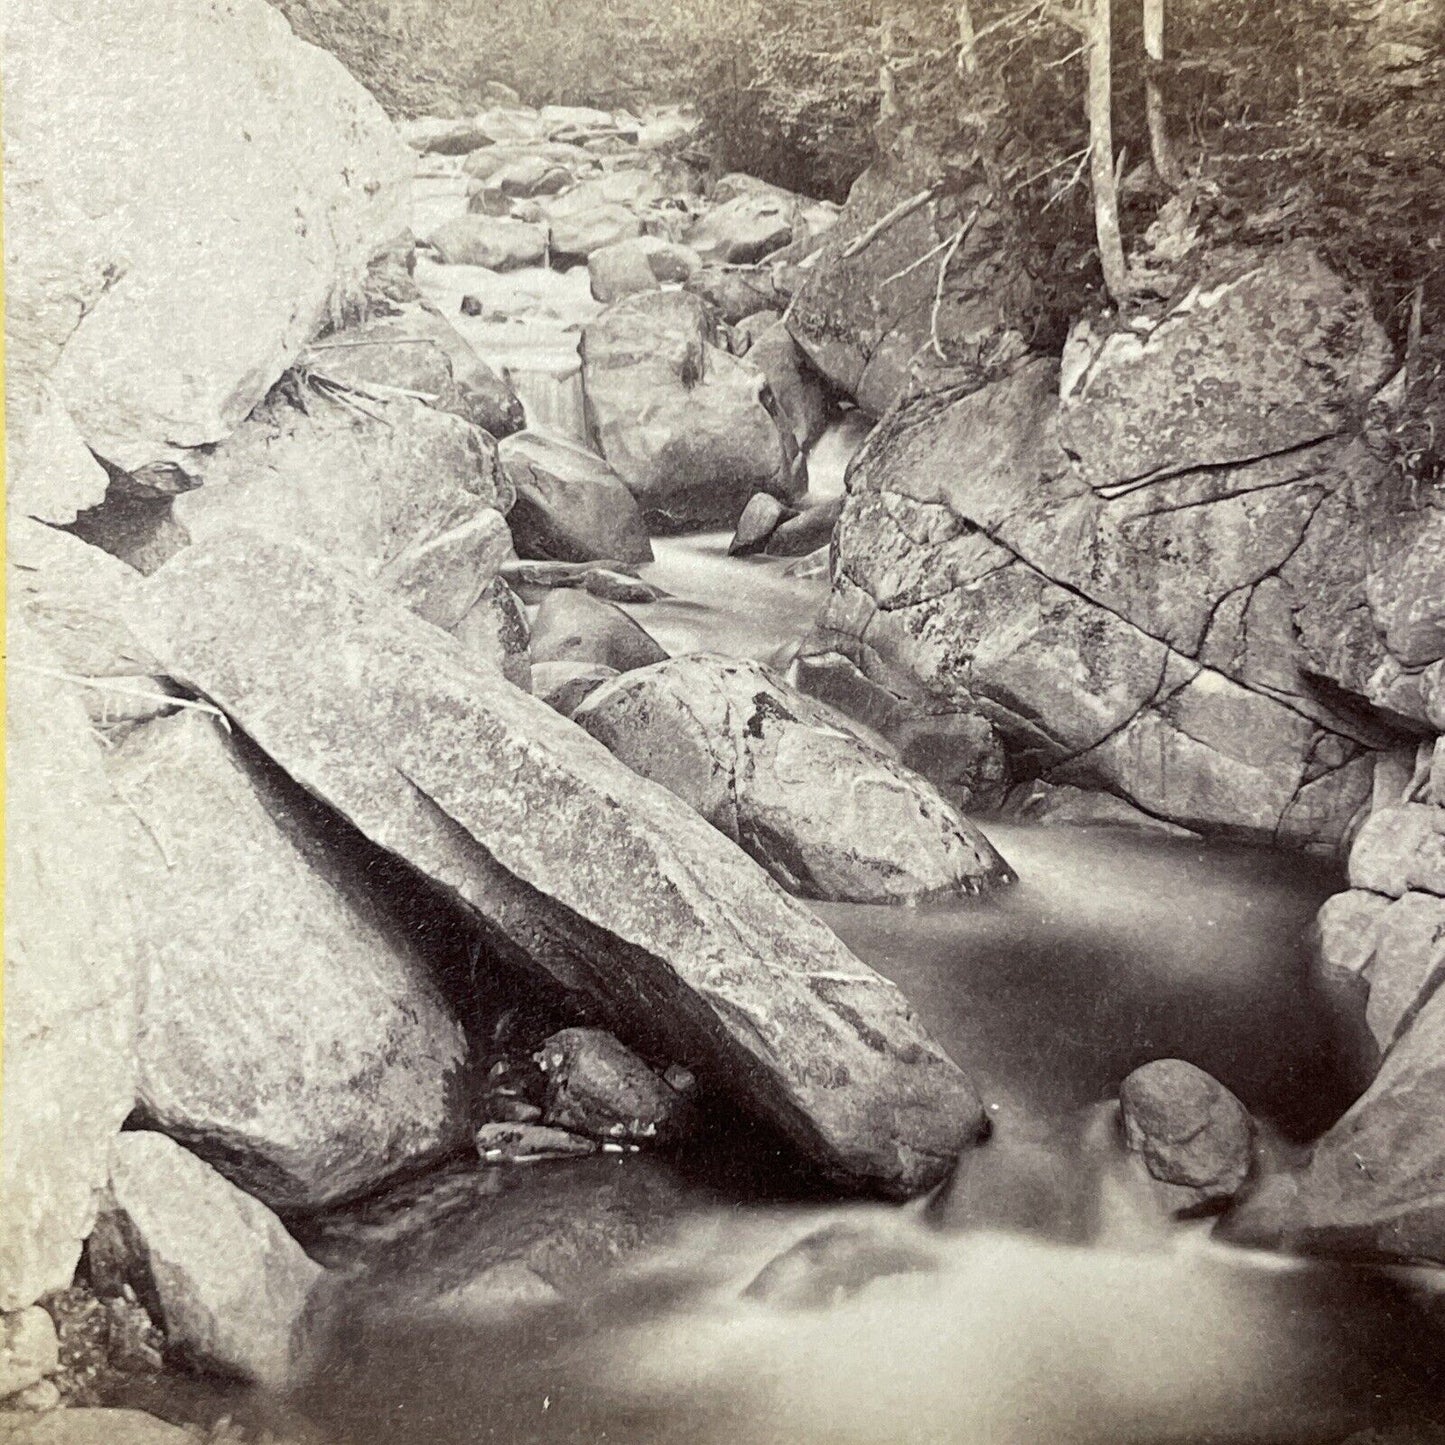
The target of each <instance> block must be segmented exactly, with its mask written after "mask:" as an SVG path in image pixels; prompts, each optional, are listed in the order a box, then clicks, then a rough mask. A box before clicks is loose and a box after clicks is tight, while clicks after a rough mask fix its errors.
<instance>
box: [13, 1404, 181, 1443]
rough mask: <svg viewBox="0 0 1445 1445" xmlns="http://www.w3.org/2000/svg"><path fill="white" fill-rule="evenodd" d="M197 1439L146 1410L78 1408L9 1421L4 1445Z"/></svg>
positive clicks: (175, 1441)
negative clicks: (147, 1412)
mask: <svg viewBox="0 0 1445 1445" xmlns="http://www.w3.org/2000/svg"><path fill="white" fill-rule="evenodd" d="M195 1438H196V1437H195V1436H194V1435H193V1434H192V1433H191V1432H190V1431H189V1430H185V1429H183V1428H182V1427H181V1426H179V1425H170V1424H167V1423H166V1421H164V1420H161V1419H158V1418H157V1417H156V1416H154V1415H148V1414H146V1412H145V1411H144V1410H112V1409H104V1408H101V1407H98V1406H77V1407H74V1408H72V1409H68V1410H52V1411H50V1412H49V1413H48V1414H45V1415H36V1416H33V1417H28V1416H23V1415H22V1416H16V1417H15V1418H14V1419H13V1420H12V1421H10V1422H8V1423H7V1425H6V1430H5V1436H4V1440H5V1445H194V1442H195Z"/></svg>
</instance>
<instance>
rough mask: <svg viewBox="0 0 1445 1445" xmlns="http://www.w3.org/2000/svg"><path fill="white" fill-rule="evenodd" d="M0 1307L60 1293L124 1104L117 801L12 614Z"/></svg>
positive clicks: (91, 739)
mask: <svg viewBox="0 0 1445 1445" xmlns="http://www.w3.org/2000/svg"><path fill="white" fill-rule="evenodd" d="M6 672H7V676H6V691H7V697H6V704H7V714H6V715H7V725H6V778H7V784H6V798H5V858H6V868H5V989H4V992H5V1040H4V1057H5V1090H4V1095H3V1099H0V1310H6V1311H8V1310H15V1309H20V1308H23V1307H24V1306H25V1305H28V1304H30V1303H31V1302H32V1301H33V1300H35V1299H37V1298H39V1296H40V1295H42V1294H44V1293H46V1292H48V1291H50V1290H57V1289H64V1288H66V1286H68V1285H69V1284H70V1281H71V1276H72V1275H73V1274H74V1272H75V1265H76V1262H77V1260H78V1259H79V1258H80V1246H81V1241H82V1240H84V1238H85V1236H86V1235H87V1234H88V1233H89V1232H90V1226H91V1222H92V1221H93V1219H94V1217H95V1193H96V1190H97V1189H99V1188H100V1186H102V1185H103V1184H104V1183H105V1171H106V1158H107V1154H108V1151H109V1148H110V1141H111V1138H112V1137H113V1136H114V1134H115V1133H116V1131H117V1130H118V1129H119V1128H120V1126H121V1124H122V1122H123V1121H124V1119H125V1117H126V1115H127V1114H129V1113H130V1111H131V1107H132V1105H133V1103H134V1099H135V1029H136V991H135V981H136V944H135V937H136V923H135V920H134V918H133V917H132V914H131V903H130V898H129V895H128V893H127V891H126V888H125V883H124V879H125V857H126V849H127V840H126V836H125V834H124V832H123V831H122V829H121V826H120V817H119V814H120V810H121V807H122V804H121V803H120V801H119V800H118V799H117V798H116V796H115V793H114V792H113V790H112V788H111V785H110V783H109V782H108V780H107V779H106V776H105V772H104V768H103V766H102V762H101V749H100V746H99V744H98V742H97V740H96V738H95V735H94V734H93V732H92V731H91V726H90V719H89V718H88V717H87V716H86V712H85V708H84V706H83V705H82V703H81V701H80V698H79V697H78V695H77V694H78V693H79V692H80V689H78V688H76V687H74V686H73V685H71V684H68V683H65V682H62V681H61V680H60V678H61V676H62V668H61V667H60V665H59V662H58V660H57V659H56V657H55V656H54V654H52V653H50V652H49V651H47V650H46V649H45V647H44V646H43V645H42V644H41V643H40V642H38V641H37V640H36V638H35V637H34V636H33V635H32V634H31V633H30V632H29V631H28V630H27V629H25V628H23V627H22V626H21V625H19V624H18V622H17V621H16V620H15V619H13V618H12V620H11V623H10V627H9V638H8V659H7V668H6Z"/></svg>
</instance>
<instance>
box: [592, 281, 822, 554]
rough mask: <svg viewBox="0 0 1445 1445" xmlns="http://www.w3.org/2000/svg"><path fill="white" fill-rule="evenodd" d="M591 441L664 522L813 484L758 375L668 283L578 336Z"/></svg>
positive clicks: (674, 523) (721, 515)
mask: <svg viewBox="0 0 1445 1445" xmlns="http://www.w3.org/2000/svg"><path fill="white" fill-rule="evenodd" d="M581 350H582V386H583V391H584V394H585V397H586V409H587V422H588V429H589V432H590V434H591V437H592V440H593V444H594V445H595V446H596V448H597V450H598V451H599V452H601V453H602V455H603V456H605V457H606V458H607V460H608V461H609V462H611V463H612V465H613V466H614V467H615V468H616V469H617V472H618V474H619V475H620V476H621V477H622V479H623V481H624V482H626V483H627V485H628V487H629V488H630V489H631V490H632V493H633V495H634V496H635V497H636V498H637V500H638V501H639V502H640V503H641V505H642V509H643V514H644V516H645V517H646V518H647V520H648V522H649V524H650V525H652V526H653V527H655V528H658V529H665V530H673V531H677V530H685V529H687V528H689V527H702V526H709V525H723V524H729V523H732V522H735V521H736V520H737V518H738V516H739V515H740V514H741V512H742V510H743V507H744V506H745V505H746V504H747V501H748V498H749V497H751V496H752V495H753V493H754V492H771V493H772V494H773V495H774V496H777V497H779V498H780V499H782V500H784V501H794V500H796V499H797V498H798V497H799V496H801V495H802V493H803V491H804V490H805V489H806V485H807V474H806V466H805V465H804V464H803V463H802V460H801V458H800V456H799V455H798V450H797V445H796V443H795V441H794V439H793V434H792V429H791V427H790V426H789V425H788V423H787V422H786V421H782V420H781V419H780V414H779V411H778V408H777V404H776V402H774V401H773V399H772V395H771V393H770V391H769V390H768V387H767V382H766V379H765V378H764V376H763V374H762V372H760V371H759V370H758V369H757V368H756V367H754V366H752V365H750V364H749V363H748V362H747V361H745V360H739V359H738V358H736V357H733V356H729V355H728V353H727V352H726V351H724V350H723V349H722V348H721V347H720V346H719V345H718V344H717V337H716V333H715V330H714V327H713V325H712V322H711V320H710V318H709V316H708V312H707V308H706V307H705V305H704V304H703V303H702V302H701V301H699V300H698V299H697V298H696V297H693V296H690V295H687V294H686V293H683V292H677V291H665V292H653V293H647V294H643V295H638V296H632V297H629V298H628V299H626V300H624V301H620V302H618V303H617V304H616V305H615V306H610V307H608V309H607V310H606V311H604V312H603V313H602V315H601V316H599V317H598V318H597V319H596V320H595V321H593V322H591V323H589V324H588V325H587V326H586V327H585V328H584V330H583V333H582V348H581Z"/></svg>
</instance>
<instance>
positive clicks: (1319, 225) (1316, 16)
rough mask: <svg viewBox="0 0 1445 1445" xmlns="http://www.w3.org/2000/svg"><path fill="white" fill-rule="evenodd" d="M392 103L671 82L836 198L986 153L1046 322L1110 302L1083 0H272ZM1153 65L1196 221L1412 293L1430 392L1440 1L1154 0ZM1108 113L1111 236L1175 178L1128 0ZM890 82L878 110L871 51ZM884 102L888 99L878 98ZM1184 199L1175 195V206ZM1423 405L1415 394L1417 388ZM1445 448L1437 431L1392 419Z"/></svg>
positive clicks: (1390, 317)
mask: <svg viewBox="0 0 1445 1445" xmlns="http://www.w3.org/2000/svg"><path fill="white" fill-rule="evenodd" d="M279 3H280V4H281V8H282V9H283V10H285V11H286V13H287V14H288V15H289V16H290V18H291V19H292V21H293V23H294V24H295V25H296V26H297V28H298V30H299V31H300V32H301V33H302V34H303V35H305V36H306V37H307V38H310V39H313V40H316V41H318V42H319V43H321V44H323V45H325V46H327V48H329V49H331V50H333V51H334V52H336V53H337V54H339V55H340V56H341V57H342V58H343V59H344V60H345V61H346V62H347V63H348V64H349V65H350V66H351V67H352V69H353V70H354V71H355V72H356V73H357V74H358V75H359V76H360V77H361V79H362V80H363V81H364V82H365V83H366V84H367V85H368V86H369V87H370V88H371V89H372V90H373V91H374V92H375V93H376V94H377V95H378V96H379V97H380V98H381V99H382V101H383V103H384V104H385V105H386V106H387V107H388V109H389V110H391V112H392V113H393V114H397V115H409V114H419V113H423V112H429V113H449V114H457V113H461V112H464V111H466V110H469V109H475V108H476V107H477V106H478V105H479V104H480V103H481V96H482V88H483V85H484V83H485V82H486V81H488V80H500V81H504V82H506V83H508V84H510V85H512V86H514V87H515V88H516V89H517V90H518V91H520V92H521V94H522V96H523V97H524V99H526V100H528V101H531V102H533V103H538V104H541V103H547V102H566V103H574V104H579V103H580V104H597V105H604V106H619V105H627V106H634V107H636V106H639V105H642V104H645V103H648V102H669V101H685V102H688V103H690V104H693V105H695V106H696V107H697V108H698V110H699V111H700V113H701V115H702V116H703V118H704V120H705V122H706V126H707V136H708V142H709V146H710V149H711V152H712V156H713V160H714V163H715V164H716V166H717V167H718V168H719V169H724V170H726V169H740V170H747V171H749V172H751V173H753V174H755V175H758V176H761V177H762V178H764V179H768V180H772V181H776V182H778V183H780V184H783V185H786V186H789V187H791V188H793V189H797V190H802V191H806V192H809V193H812V194H815V195H821V196H826V197H829V198H832V199H841V198H842V197H843V196H844V195H845V194H846V191H847V188H848V186H849V184H850V183H851V181H852V180H853V178H854V177H855V176H856V175H857V174H858V173H859V172H860V171H861V170H862V169H863V168H864V167H865V166H867V165H868V164H869V162H870V161H871V159H872V158H873V157H874V155H875V154H876V150H877V148H878V147H879V146H880V145H884V146H886V145H890V144H893V143H895V142H901V143H903V144H906V145H907V146H909V147H912V148H913V149H914V150H915V152H916V153H918V154H921V155H931V156H934V157H936V158H937V165H938V169H939V172H940V175H939V179H940V180H941V181H943V182H944V184H945V185H946V186H948V187H951V188H955V189H959V190H961V189H963V188H964V187H965V186H967V185H969V184H972V183H974V182H976V181H977V180H978V179H979V178H980V176H982V177H983V178H984V179H986V181H987V183H988V185H989V187H990V189H991V190H992V192H993V193H994V195H995V197H996V200H997V202H998V203H999V204H1000V205H1001V206H1002V208H1003V209H1004V210H1005V212H1006V215H1007V219H1008V220H1009V223H1010V225H1011V231H1012V235H1013V236H1014V237H1015V238H1016V248H1017V257H1018V264H1019V266H1020V267H1021V268H1022V270H1023V271H1024V272H1026V273H1027V275H1028V277H1029V287H1028V288H1027V289H1028V290H1029V292H1030V294H1031V295H1033V296H1034V297H1035V298H1037V301H1038V307H1037V310H1038V315H1036V316H1035V317H1034V319H1033V334H1034V338H1035V342H1036V344H1049V343H1050V340H1051V338H1052V339H1057V336H1056V333H1057V330H1058V325H1059V321H1060V318H1063V317H1067V316H1068V315H1070V314H1078V312H1079V311H1080V310H1081V309H1082V308H1084V307H1086V306H1089V305H1098V304H1102V302H1103V298H1102V296H1101V295H1100V294H1099V284H1098V266H1097V257H1096V252H1095V237H1094V227H1093V217H1092V214H1091V207H1090V198H1089V195H1088V170H1087V164H1086V148H1087V144H1088V131H1087V126H1086V124H1085V118H1084V104H1083V102H1084V78H1085V66H1084V59H1083V56H1082V53H1081V51H1080V37H1079V34H1078V33H1077V31H1076V30H1075V29H1074V28H1072V27H1071V26H1069V25H1067V24H1064V23H1061V22H1060V9H1061V6H1062V5H1065V4H1081V3H1086V0H1038V3H1030V0H968V3H969V12H970V16H971V21H972V25H973V28H974V31H975V33H976V35H977V44H976V47H975V50H974V53H973V58H974V60H975V61H976V65H975V68H974V69H973V70H972V72H971V73H968V74H965V73H963V68H962V67H961V66H960V63H959V61H960V43H959V35H960V31H959V19H958V16H959V12H958V9H957V8H956V7H957V0H729V3H726V4H725V3H723V0H666V3H663V4H658V3H657V0H279ZM1166 5H1167V28H1166V45H1167V56H1168V58H1167V59H1166V61H1165V62H1164V64H1163V66H1162V68H1161V69H1160V70H1159V71H1156V74H1157V75H1158V78H1159V79H1160V81H1161V84H1162V86H1163V92H1164V97H1165V102H1166V108H1167V112H1168V115H1169V118H1170V123H1171V126H1172V129H1173V131H1174V136H1175V147H1176V149H1177V151H1178V154H1179V157H1180V158H1181V159H1182V160H1183V161H1184V162H1185V163H1186V165H1188V166H1189V167H1190V172H1191V179H1190V181H1189V184H1188V187H1187V190H1188V199H1189V207H1190V216H1189V223H1190V225H1191V226H1192V227H1193V228H1194V230H1195V232H1196V233H1197V235H1198V236H1199V238H1200V239H1201V240H1202V241H1204V242H1205V243H1207V244H1211V245H1217V244H1220V243H1228V242H1230V241H1234V240H1242V241H1247V242H1254V241H1266V240H1269V239H1272V238H1276V237H1278V238H1281V239H1283V238H1287V237H1291V236H1296V235H1305V236H1309V237H1311V238H1313V239H1315V240H1316V241H1317V242H1318V244H1320V245H1321V246H1322V247H1323V248H1324V249H1325V250H1326V251H1327V252H1328V254H1329V255H1330V256H1331V258H1332V260H1334V262H1335V263H1336V264H1337V265H1339V266H1340V267H1341V268H1342V269H1343V270H1344V271H1346V272H1347V273H1348V274H1350V275H1352V276H1353V277H1355V278H1357V279H1359V280H1361V281H1363V282H1364V283H1365V284H1367V285H1368V286H1369V287H1370V289H1371V292H1372V294H1373V295H1374V297H1375V299H1376V301H1377V303H1378V308H1379V312H1380V315H1381V317H1382V319H1383V320H1385V321H1386V323H1387V324H1388V325H1389V327H1390V329H1391V332H1392V334H1393V335H1394V336H1395V338H1396V339H1397V341H1399V342H1400V343H1401V344H1402V345H1403V344H1404V342H1405V340H1406V338H1407V333H1408V332H1409V330H1410V316H1411V312H1412V306H1413V305H1414V298H1415V296H1416V294H1417V292H1418V294H1419V295H1420V297H1421V304H1420V307H1419V311H1420V315H1421V316H1422V317H1423V325H1422V327H1421V334H1422V339H1421V340H1420V342H1419V344H1418V346H1417V347H1416V348H1415V354H1414V356H1413V359H1412V373H1411V376H1412V382H1413V384H1414V398H1413V399H1416V400H1418V399H1421V398H1423V399H1424V400H1425V401H1426V402H1428V404H1429V405H1428V408H1427V409H1428V410H1431V411H1432V412H1433V410H1434V409H1435V408H1436V407H1437V405H1438V408H1439V414H1440V419H1441V425H1440V427H1439V430H1440V432H1441V433H1442V436H1445V376H1442V368H1441V362H1442V355H1441V353H1442V349H1445V341H1442V340H1441V333H1442V331H1445V328H1442V327H1441V325H1440V317H1441V316H1442V314H1445V241H1442V237H1445V168H1442V158H1445V5H1442V4H1440V3H1439V0H1166ZM1113 9H1114V47H1113V75H1114V89H1115V94H1114V107H1113V115H1114V139H1115V145H1116V156H1117V159H1118V161H1119V163H1120V170H1121V174H1122V177H1123V186H1122V195H1123V203H1122V204H1123V214H1122V216H1121V221H1122V225H1123V230H1124V235H1125V241H1126V244H1127V245H1129V246H1131V247H1132V248H1133V249H1135V251H1136V252H1137V251H1138V250H1139V249H1140V248H1141V246H1142V245H1143V243H1144V239H1145V235H1146V232H1147V230H1148V228H1149V227H1150V225H1151V224H1152V223H1153V222H1154V221H1155V219H1156V217H1157V216H1158V215H1159V212H1160V208H1161V206H1162V204H1163V202H1164V201H1165V200H1166V199H1167V191H1166V190H1165V189H1164V188H1163V187H1162V186H1161V185H1160V184H1159V182H1158V180H1157V178H1154V177H1152V173H1151V172H1150V171H1149V170H1148V169H1147V167H1141V164H1140V163H1141V162H1143V161H1144V160H1145V159H1146V158H1147V157H1148V155H1149V144H1148V136H1147V133H1146V129H1145V104H1144V86H1145V77H1146V60H1145V56H1144V50H1143V41H1142V33H1141V5H1140V4H1139V3H1137V0H1113ZM885 71H886V73H887V77H888V78H889V84H888V88H889V89H890V91H891V92H893V93H895V94H896V97H897V105H896V109H895V111H894V113H890V114H883V115H880V95H881V93H882V88H883V87H882V85H881V84H880V83H881V82H882V81H883V80H884V73H885ZM884 109H888V108H887V107H884ZM1177 209H1178V208H1177V207H1176V210H1177ZM1417 410H1418V408H1417ZM1402 446H1404V447H1405V449H1406V450H1407V451H1411V452H1414V453H1417V454H1418V455H1417V456H1416V458H1415V461H1414V463H1412V465H1415V466H1417V467H1423V468H1424V469H1425V470H1426V471H1429V470H1430V468H1431V467H1435V468H1438V467H1439V464H1440V461H1439V448H1438V447H1437V445H1436V443H1435V442H1434V440H1433V437H1432V436H1431V435H1430V434H1428V428H1427V432H1426V434H1424V435H1420V436H1414V435H1412V436H1411V437H1410V438H1409V439H1408V440H1407V441H1405V442H1402Z"/></svg>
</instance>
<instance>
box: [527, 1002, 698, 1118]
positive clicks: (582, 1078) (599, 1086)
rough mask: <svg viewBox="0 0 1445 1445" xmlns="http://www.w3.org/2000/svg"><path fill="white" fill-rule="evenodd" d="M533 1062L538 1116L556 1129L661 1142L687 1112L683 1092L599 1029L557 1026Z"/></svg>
mask: <svg viewBox="0 0 1445 1445" xmlns="http://www.w3.org/2000/svg"><path fill="white" fill-rule="evenodd" d="M536 1061H537V1065H538V1067H539V1068H540V1069H541V1071H542V1073H543V1075H544V1076H545V1077H546V1080H547V1086H546V1100H545V1113H544V1116H543V1117H544V1118H545V1119H546V1122H547V1123H548V1124H550V1125H552V1126H554V1127H556V1128H559V1129H570V1130H572V1131H573V1132H574V1133H577V1134H585V1135H588V1136H590V1137H591V1138H594V1139H603V1140H615V1141H620V1142H623V1143H628V1144H647V1143H662V1142H664V1141H666V1140H667V1139H668V1137H669V1135H672V1134H674V1133H675V1132H676V1131H677V1129H678V1127H679V1124H680V1121H681V1120H682V1118H683V1117H684V1115H685V1113H686V1109H687V1104H688V1102H689V1098H688V1092H687V1091H686V1090H685V1089H675V1088H673V1086H672V1085H671V1084H670V1083H668V1082H667V1081H666V1080H665V1079H664V1078H663V1076H662V1075H661V1074H658V1073H655V1072H654V1071H653V1070H652V1069H650V1068H649V1067H648V1066H647V1064H646V1063H645V1062H644V1061H643V1060H642V1059H639V1058H638V1057H637V1055H636V1054H634V1053H633V1052H632V1050H631V1049H629V1048H628V1047H627V1046H626V1045H625V1044H622V1043H619V1042H618V1041H617V1040H616V1039H615V1038H613V1037H612V1035H611V1034H609V1033H607V1032H606V1031H605V1030H604V1029H562V1030H561V1031H560V1032H559V1033H555V1034H553V1035H552V1036H551V1037H550V1038H548V1039H546V1040H545V1041H544V1042H543V1044H542V1047H541V1048H540V1049H539V1050H538V1051H537V1055H536ZM683 1074H684V1075H685V1077H686V1078H687V1079H690V1078H691V1076H690V1075H687V1074H686V1071H685V1070H684V1071H683Z"/></svg>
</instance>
